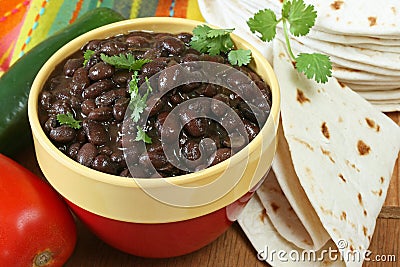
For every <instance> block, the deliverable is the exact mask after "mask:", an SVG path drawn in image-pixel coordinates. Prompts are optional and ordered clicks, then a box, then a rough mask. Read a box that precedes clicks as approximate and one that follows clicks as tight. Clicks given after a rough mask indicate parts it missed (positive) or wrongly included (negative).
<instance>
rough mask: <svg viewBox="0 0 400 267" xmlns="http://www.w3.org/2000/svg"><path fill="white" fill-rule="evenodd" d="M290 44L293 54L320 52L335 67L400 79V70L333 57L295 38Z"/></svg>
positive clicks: (281, 38)
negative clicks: (328, 57)
mask: <svg viewBox="0 0 400 267" xmlns="http://www.w3.org/2000/svg"><path fill="white" fill-rule="evenodd" d="M278 37H280V38H279V39H280V40H281V41H283V37H282V35H279V36H278ZM290 42H291V46H292V48H293V52H294V53H295V54H296V55H297V54H299V53H314V52H318V53H322V54H329V56H330V59H331V61H332V64H333V65H335V66H339V67H341V68H348V69H353V70H358V71H365V72H370V73H375V74H379V75H389V76H396V77H400V70H396V69H389V68H383V67H378V66H376V65H371V64H366V63H362V62H359V61H354V60H349V59H347V58H344V57H342V56H337V55H333V54H332V53H329V51H324V50H323V49H321V48H311V47H308V46H306V45H304V44H303V43H301V42H299V41H298V40H297V39H295V38H293V37H291V38H290Z"/></svg>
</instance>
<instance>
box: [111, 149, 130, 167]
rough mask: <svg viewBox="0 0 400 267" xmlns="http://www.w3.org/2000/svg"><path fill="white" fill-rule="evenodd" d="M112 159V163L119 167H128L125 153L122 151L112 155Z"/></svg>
mask: <svg viewBox="0 0 400 267" xmlns="http://www.w3.org/2000/svg"><path fill="white" fill-rule="evenodd" d="M110 159H111V161H112V162H114V163H115V164H117V166H119V167H120V168H121V167H126V162H125V157H124V153H122V151H121V150H116V151H114V152H113V153H112V154H111V155H110Z"/></svg>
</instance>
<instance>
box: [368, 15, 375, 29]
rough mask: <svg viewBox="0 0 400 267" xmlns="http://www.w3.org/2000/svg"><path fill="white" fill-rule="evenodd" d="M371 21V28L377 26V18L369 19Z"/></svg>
mask: <svg viewBox="0 0 400 267" xmlns="http://www.w3.org/2000/svg"><path fill="white" fill-rule="evenodd" d="M368 20H369V26H371V27H372V26H375V25H376V17H368Z"/></svg>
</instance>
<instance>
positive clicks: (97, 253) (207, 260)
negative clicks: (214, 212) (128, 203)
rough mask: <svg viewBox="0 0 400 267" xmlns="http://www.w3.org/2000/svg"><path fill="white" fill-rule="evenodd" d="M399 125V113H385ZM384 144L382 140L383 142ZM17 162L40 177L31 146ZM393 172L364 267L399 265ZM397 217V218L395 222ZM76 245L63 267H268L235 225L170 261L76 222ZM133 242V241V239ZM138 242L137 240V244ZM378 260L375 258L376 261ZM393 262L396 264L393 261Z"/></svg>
mask: <svg viewBox="0 0 400 267" xmlns="http://www.w3.org/2000/svg"><path fill="white" fill-rule="evenodd" d="M388 115H389V116H390V117H391V118H392V119H393V120H394V121H396V122H397V123H398V124H399V125H400V112H397V113H391V114H388ZM382 142H384V140H382ZM17 161H18V162H19V163H21V164H22V165H23V166H25V167H26V168H28V169H30V170H31V171H32V172H34V173H36V174H38V175H39V176H41V177H43V175H42V173H41V171H40V169H39V167H38V165H37V162H36V159H35V156H34V151H33V148H32V147H29V148H27V149H26V150H25V151H21V153H20V154H19V155H18V156H17ZM399 161H400V160H399V159H397V164H396V167H395V170H394V173H393V177H392V180H391V184H390V188H389V191H388V195H387V198H386V202H385V205H384V207H383V209H382V212H381V214H380V218H378V220H377V224H376V228H375V233H374V235H373V238H372V241H371V245H370V247H369V250H370V251H371V252H372V254H371V255H370V259H371V261H369V262H365V263H364V264H363V266H364V267H398V266H400V238H399V237H400V216H399V214H400V212H399V207H400V171H399V168H400V164H399ZM396 218H397V219H396ZM76 221H77V227H78V242H77V246H76V248H75V251H74V253H73V255H72V256H71V258H70V259H69V260H68V262H67V263H66V265H65V267H87V266H91V267H114V266H115V267H116V266H118V267H128V266H129V267H131V266H135V267H186V266H196V267H197V266H199V267H203V266H204V267H208V266H210V267H211V266H212V267H214V266H218V267H224V266H226V267H242V266H246V267H247V266H267V264H265V263H264V262H261V261H259V260H258V259H257V257H256V251H255V250H254V249H253V247H252V246H251V244H250V242H249V241H248V239H247V237H246V236H245V235H244V233H243V231H242V230H241V228H240V226H239V225H238V224H237V223H235V224H233V226H232V227H230V228H229V229H228V230H227V231H226V232H225V233H224V234H223V235H222V236H220V237H219V238H218V239H217V240H215V241H214V242H213V243H211V244H209V245H208V246H206V247H204V248H202V249H200V250H198V251H196V252H193V253H191V254H189V255H185V256H181V257H175V258H169V259H145V258H140V257H136V256H133V255H129V254H126V253H123V252H121V251H118V250H116V249H114V248H112V247H110V246H109V245H107V244H105V243H104V242H102V241H101V240H100V239H98V238H97V237H96V236H94V235H93V234H92V233H91V232H90V231H89V230H88V229H87V228H86V227H85V225H83V224H82V223H81V222H80V221H79V220H78V219H76ZM133 242H135V240H133ZM138 242H140V240H139V241H138ZM376 257H377V258H376ZM384 257H386V258H391V262H387V261H385V262H378V261H377V260H376V259H378V258H384ZM393 260H395V261H393Z"/></svg>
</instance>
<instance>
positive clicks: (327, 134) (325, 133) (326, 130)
mask: <svg viewBox="0 0 400 267" xmlns="http://www.w3.org/2000/svg"><path fill="white" fill-rule="evenodd" d="M321 132H322V134H323V135H324V136H325V137H326V138H327V139H329V137H330V135H329V130H328V126H326V122H323V123H322V125H321Z"/></svg>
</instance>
